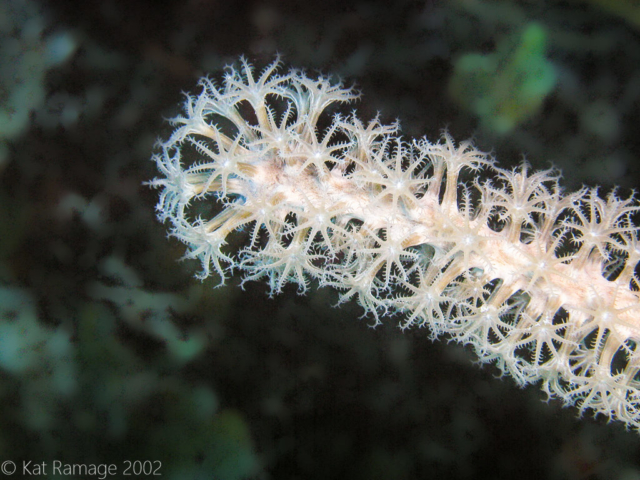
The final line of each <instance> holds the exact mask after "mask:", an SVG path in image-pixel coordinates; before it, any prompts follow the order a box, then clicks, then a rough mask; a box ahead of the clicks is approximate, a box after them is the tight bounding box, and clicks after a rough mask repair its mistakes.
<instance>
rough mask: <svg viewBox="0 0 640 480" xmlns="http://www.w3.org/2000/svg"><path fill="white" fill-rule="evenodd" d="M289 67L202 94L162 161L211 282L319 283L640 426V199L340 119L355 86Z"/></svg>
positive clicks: (177, 215)
mask: <svg viewBox="0 0 640 480" xmlns="http://www.w3.org/2000/svg"><path fill="white" fill-rule="evenodd" d="M278 69H279V65H278V62H274V63H273V64H271V65H269V66H268V67H267V68H266V69H264V70H263V71H262V72H260V73H259V74H257V73H256V71H255V69H254V68H253V67H252V66H251V65H250V64H249V62H247V61H246V60H244V59H242V60H241V62H240V66H239V67H237V68H234V67H228V68H227V70H226V75H225V77H224V80H223V82H222V84H221V85H220V86H216V84H215V83H214V82H213V81H211V80H209V79H204V80H202V82H201V87H202V92H201V93H200V94H199V95H198V96H187V100H186V102H185V107H184V113H183V116H179V117H177V118H175V119H174V120H173V124H174V125H175V126H176V130H175V131H174V133H173V134H172V135H171V137H170V138H169V139H168V140H167V141H165V142H163V143H161V145H160V152H159V153H158V154H157V155H155V156H154V161H155V162H156V163H157V165H158V168H159V170H160V172H161V173H162V174H163V177H162V178H157V179H155V180H153V181H152V182H150V183H151V185H152V186H155V187H158V188H160V189H161V194H160V201H159V203H158V206H157V209H158V215H159V218H160V219H161V220H163V221H166V220H168V221H169V222H170V224H171V234H172V235H173V236H175V237H177V238H179V239H180V240H181V241H183V242H185V243H186V244H187V246H188V248H189V251H188V253H187V257H188V258H197V259H199V260H200V261H201V262H202V266H203V272H202V276H203V277H204V276H207V275H209V273H210V272H211V269H212V267H213V270H214V271H215V272H217V274H218V275H219V276H220V278H221V283H222V282H224V280H225V277H226V276H228V275H229V272H230V271H231V270H233V269H237V270H240V271H242V272H244V274H245V280H255V279H259V278H265V279H267V281H268V282H269V285H270V287H271V292H272V293H277V292H280V291H281V290H282V288H283V287H284V285H285V284H287V283H289V282H293V283H296V284H297V285H298V287H299V289H300V291H304V290H306V289H307V288H308V285H309V282H310V280H312V279H313V280H315V281H317V282H318V283H319V284H320V285H328V286H332V287H334V288H336V289H337V290H339V291H340V293H341V298H342V299H343V300H347V299H351V298H355V299H357V301H358V302H359V304H360V305H361V306H362V307H363V308H364V309H365V311H366V312H368V313H370V314H372V315H373V316H374V317H375V319H376V321H379V318H380V316H381V315H384V314H389V313H393V314H395V313H401V314H404V321H403V322H402V326H403V328H406V327H410V326H428V327H429V328H430V329H431V332H432V335H433V336H438V335H442V334H444V335H447V336H448V337H449V338H452V339H454V340H457V341H460V342H463V343H466V344H470V345H472V346H473V347H474V349H475V351H476V352H477V354H478V355H479V356H480V358H481V359H482V360H483V361H487V362H494V363H495V364H496V365H497V366H498V367H499V368H500V369H501V370H502V372H503V373H505V374H510V375H511V376H513V377H514V378H515V379H516V381H518V382H519V383H521V384H525V383H530V382H541V383H542V388H543V390H544V391H545V392H546V393H547V394H548V395H550V396H556V397H559V398H561V399H562V400H564V401H565V402H567V403H571V404H576V405H578V407H579V408H580V410H581V411H584V410H592V411H594V412H595V413H596V414H604V415H606V416H607V417H609V418H615V419H618V420H621V421H623V422H625V423H626V424H627V425H628V426H631V427H633V428H635V429H640V374H639V373H638V372H639V371H640V351H639V350H638V341H639V340H640V311H639V310H640V308H639V307H640V302H639V298H638V295H639V294H638V278H637V276H636V274H635V271H636V267H637V264H638V260H640V245H639V242H638V228H639V227H636V226H635V225H634V216H636V215H637V213H638V210H639V208H640V207H639V206H638V203H637V201H636V200H634V199H633V198H627V199H621V198H619V197H618V196H617V194H616V193H615V192H612V193H610V194H609V195H608V196H607V198H606V199H603V198H601V197H600V196H599V194H598V191H597V189H583V190H581V191H579V192H576V193H572V194H568V195H563V194H562V193H561V191H560V187H559V185H558V175H557V174H556V173H554V172H552V171H543V172H531V171H530V168H529V166H528V165H526V164H524V165H522V166H520V167H519V168H516V169H514V170H511V171H508V170H502V169H500V168H498V167H497V166H496V165H495V164H494V162H493V160H492V159H491V158H489V157H488V156H487V155H486V154H484V153H482V152H480V151H478V150H477V149H476V148H475V147H474V146H473V145H472V144H471V143H470V142H462V143H459V144H456V143H455V142H454V141H453V139H452V138H451V137H450V136H449V135H448V134H446V133H445V134H444V135H443V137H442V139H441V140H440V141H439V142H437V143H431V142H429V141H428V140H427V139H426V138H421V139H419V140H413V141H411V142H408V141H406V140H404V139H402V138H401V137H400V136H399V133H398V126H397V125H382V124H380V122H379V120H378V119H374V120H372V121H371V122H369V123H368V124H365V123H364V122H362V121H361V120H359V119H358V118H357V117H356V116H355V115H352V116H350V117H344V116H342V115H339V114H335V115H334V116H333V117H330V116H329V115H328V113H327V109H328V108H331V107H332V105H333V104H336V103H344V102H349V101H351V100H353V99H355V98H356V97H357V94H355V93H354V91H353V90H352V89H349V88H345V87H344V86H343V85H341V84H340V83H335V82H333V83H332V82H331V80H330V79H328V78H325V77H318V78H310V77H308V76H307V75H306V74H305V73H303V72H301V71H297V70H291V71H290V72H288V73H285V74H280V73H278ZM322 125H326V126H324V127H322ZM480 170H483V171H484V175H483V176H485V177H486V178H488V180H485V181H484V182H481V181H479V180H478V179H477V178H478V171H480ZM469 172H472V173H473V174H474V175H473V177H474V178H475V180H473V181H472V182H466V181H465V178H467V177H469V175H468V174H469ZM234 232H236V233H234ZM232 233H234V241H233V244H234V245H237V244H238V243H240V242H241V240H240V239H242V238H243V239H244V243H243V244H242V246H241V247H240V248H239V249H238V250H237V251H234V249H233V248H230V246H229V244H228V243H227V242H228V239H229V235H231V234H232Z"/></svg>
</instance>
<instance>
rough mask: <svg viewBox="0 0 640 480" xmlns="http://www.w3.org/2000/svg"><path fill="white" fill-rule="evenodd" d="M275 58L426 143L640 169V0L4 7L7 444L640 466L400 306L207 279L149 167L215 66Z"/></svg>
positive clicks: (0, 21)
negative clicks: (354, 95) (435, 337)
mask: <svg viewBox="0 0 640 480" xmlns="http://www.w3.org/2000/svg"><path fill="white" fill-rule="evenodd" d="M276 53H280V54H281V55H282V58H283V60H284V62H285V64H286V66H287V67H289V66H292V67H299V68H305V69H307V70H308V71H312V72H313V71H320V72H323V73H328V74H334V75H336V76H338V77H340V78H342V79H343V80H344V81H345V82H346V83H347V84H355V85H357V86H358V88H359V89H361V91H362V92H363V98H362V100H361V101H360V102H358V104H357V105H354V106H350V107H348V108H357V109H358V111H359V114H360V116H361V117H362V118H365V119H369V118H372V117H373V116H374V115H375V114H376V112H380V113H381V116H382V119H383V120H384V121H386V122H391V121H393V120H395V119H396V118H398V119H400V122H401V125H402V128H403V131H404V132H405V134H406V135H407V136H422V135H425V134H426V135H427V136H428V137H429V138H430V139H432V140H435V139H437V137H438V136H439V135H440V132H441V131H442V129H443V128H445V127H446V128H448V130H449V131H450V132H451V134H452V135H453V136H454V138H456V139H458V140H463V139H466V138H468V137H474V139H475V142H476V143H477V145H478V146H479V147H480V148H481V149H484V150H486V151H492V152H493V153H494V154H495V156H496V157H497V159H498V162H499V164H500V166H502V167H512V166H514V165H516V164H518V163H519V162H521V161H522V158H523V155H526V158H527V161H529V162H530V163H531V164H532V166H533V167H534V168H536V169H542V168H548V167H549V166H551V165H555V166H556V167H558V168H560V169H562V170H563V171H564V175H565V178H564V180H563V185H564V186H565V187H566V188H567V189H568V190H572V189H576V188H579V187H580V185H582V184H588V185H601V186H602V189H603V191H607V190H609V189H611V188H612V187H613V186H614V185H619V186H620V190H621V192H623V193H624V194H628V193H629V192H630V191H631V190H632V189H633V188H638V187H640V109H639V108H638V106H639V105H640V4H639V3H638V2H637V1H635V0H573V1H571V0H567V1H559V0H557V1H556V0H544V1H541V0H522V1H498V0H494V1H479V0H450V1H441V2H440V1H435V0H431V1H429V0H426V1H395V2H386V1H380V2H377V3H376V2H367V1H353V2H346V1H344V0H324V1H322V2H320V1H307V2H298V1H294V0H288V1H282V2H277V1H246V2H243V1H219V0H182V1H165V2H156V1H153V0H136V1H131V0H101V1H100V2H80V1H72V0H55V1H53V0H51V1H44V0H4V1H3V2H1V3H0V63H1V68H0V405H1V408H0V411H1V412H2V414H1V415H0V462H2V461H5V460H12V461H14V462H16V463H18V464H19V462H22V461H23V460H24V461H29V460H31V461H33V462H34V463H35V462H42V461H45V462H51V461H52V460H54V459H58V460H61V461H63V462H65V463H83V464H89V463H94V464H105V463H117V464H119V465H122V462H123V461H124V460H131V461H135V460H139V461H144V460H151V461H156V460H159V461H161V462H162V468H161V473H162V477H163V478H166V479H176V480H190V479H215V480H218V479H220V480H227V479H229V480H233V479H243V478H250V479H278V480H288V479H292V480H293V479H305V480H308V479H316V478H317V479H331V478H350V479H367V480H375V479H391V478H392V479H397V480H404V479H418V478H439V479H449V478H452V479H476V478H492V479H502V478H504V479H515V478H517V479H538V480H540V479H547V478H549V479H589V480H591V479H607V480H640V436H639V435H638V434H637V433H634V432H625V431H624V428H623V427H621V426H620V425H618V424H607V423H606V422H605V421H604V420H602V419H593V418H584V419H582V420H580V419H578V418H577V412H576V410H575V409H568V408H562V405H560V404H559V403H558V402H557V401H551V402H549V403H548V404H545V403H544V402H543V400H544V396H543V394H542V393H541V392H540V391H539V389H537V388H535V387H530V388H526V389H524V390H520V389H518V388H517V387H516V386H515V385H514V383H513V382H512V381H510V380H498V379H496V378H495V376H496V374H497V372H496V371H495V370H494V369H493V368H491V366H485V367H483V368H478V367H477V366H474V365H473V364H472V362H473V360H474V357H473V354H472V353H471V352H469V351H467V350H466V349H464V348H462V347H459V346H456V345H446V343H443V342H438V343H432V342H430V341H429V340H428V332H426V331H424V330H419V329H416V330H412V331H409V332H406V333H402V332H401V331H400V330H399V329H398V328H397V326H396V325H397V322H396V319H393V318H391V319H389V320H388V321H387V322H386V324H385V325H384V326H382V327H378V328H376V329H371V328H368V325H370V324H371V319H367V318H364V319H362V318H359V317H360V316H361V312H360V311H359V309H358V307H357V305H354V304H348V305H346V306H343V307H341V308H333V307H331V305H333V304H335V303H336V295H335V293H334V292H331V291H328V290H326V289H320V290H318V289H312V294H311V295H308V296H306V297H301V296H298V295H296V292H295V287H293V288H290V289H288V290H287V291H286V292H285V293H284V294H283V295H280V296H278V297H276V298H268V296H267V294H266V290H267V288H266V286H265V285H262V284H251V285H249V286H247V287H246V288H245V290H244V291H243V290H241V289H239V288H238V287H237V284H238V282H237V280H234V281H232V282H230V284H229V285H227V286H225V287H221V288H216V289H214V288H212V287H213V285H214V284H215V281H214V280H207V281H205V282H199V281H198V280H196V279H194V278H193V275H194V273H195V272H197V271H198V268H199V266H198V265H197V264H195V262H194V263H190V262H180V261H179V259H180V257H181V255H182V253H183V251H184V248H183V246H182V245H181V244H179V243H178V242H176V241H175V240H174V239H169V240H167V238H166V229H165V227H164V226H163V225H160V224H159V223H158V222H157V221H156V220H155V217H154V206H155V202H156V193H155V192H154V191H151V190H149V189H148V188H146V187H144V186H143V185H142V183H143V182H144V181H146V180H149V179H151V178H153V177H154V176H155V175H156V173H155V165H154V164H153V163H152V162H151V161H149V159H150V156H151V153H152V151H153V146H154V142H155V140H156V138H157V137H158V136H163V135H166V134H167V132H168V131H169V130H168V126H167V124H166V122H165V121H164V118H167V117H171V116H173V115H175V114H176V113H177V111H178V106H179V104H180V102H181V101H182V93H181V92H184V91H193V90H194V89H195V84H196V83H197V80H198V78H199V77H201V76H202V75H205V74H211V75H212V76H214V77H215V76H216V75H217V74H218V72H219V71H220V70H221V68H222V67H223V66H224V65H225V64H228V63H231V62H234V61H235V60H236V59H237V58H238V56H239V55H241V54H245V55H246V56H247V57H249V58H250V59H253V60H254V61H255V62H256V64H257V65H264V64H266V63H267V62H270V61H272V60H273V58H274V56H275V54H276ZM16 478H17V477H16ZM48 478H64V477H56V476H53V475H50V476H49V477H48ZM69 478H72V477H69ZM140 478H144V477H140Z"/></svg>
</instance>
